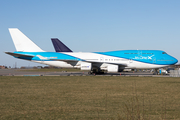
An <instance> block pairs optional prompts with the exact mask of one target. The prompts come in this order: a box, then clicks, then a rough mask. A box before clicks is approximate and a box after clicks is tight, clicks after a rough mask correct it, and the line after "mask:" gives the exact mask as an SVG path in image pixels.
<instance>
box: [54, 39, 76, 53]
mask: <svg viewBox="0 0 180 120" xmlns="http://www.w3.org/2000/svg"><path fill="white" fill-rule="evenodd" d="M51 41H52V43H53V45H54V48H55V50H56V52H73V51H72V50H71V49H69V48H68V47H67V46H66V45H65V44H63V43H62V42H61V41H60V40H59V39H58V38H51Z"/></svg>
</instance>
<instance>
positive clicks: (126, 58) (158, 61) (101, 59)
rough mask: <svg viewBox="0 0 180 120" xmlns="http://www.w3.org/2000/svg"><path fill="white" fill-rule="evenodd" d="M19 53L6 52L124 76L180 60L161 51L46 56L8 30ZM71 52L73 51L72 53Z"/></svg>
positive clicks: (34, 59)
mask: <svg viewBox="0 0 180 120" xmlns="http://www.w3.org/2000/svg"><path fill="white" fill-rule="evenodd" d="M9 32H10V34H11V37H12V40H13V42H14V45H15V48H16V51H15V52H5V53H6V54H9V55H12V56H14V57H15V58H19V59H23V60H29V61H32V62H36V63H41V64H46V65H51V66H56V67H62V68H80V69H81V70H88V71H90V72H89V73H93V72H94V73H97V72H102V71H107V72H121V71H123V69H126V68H129V69H153V68H154V69H157V68H162V67H166V66H169V65H173V64H176V63H177V62H178V60H177V59H176V58H174V57H172V56H170V55H168V54H167V53H166V52H164V51H161V50H118V51H110V52H69V51H68V52H46V51H44V50H42V49H41V48H39V47H38V46H37V45H36V44H35V43H34V42H32V41H31V40H30V39H29V38H28V37H26V36H25V35H24V34H23V33H22V32H21V31H20V30H19V29H17V28H9ZM70 51H71V50H70Z"/></svg>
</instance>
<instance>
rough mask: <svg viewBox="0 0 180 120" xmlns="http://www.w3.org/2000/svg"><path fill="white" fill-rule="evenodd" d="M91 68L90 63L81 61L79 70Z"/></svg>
mask: <svg viewBox="0 0 180 120" xmlns="http://www.w3.org/2000/svg"><path fill="white" fill-rule="evenodd" d="M91 68H92V63H88V62H82V63H81V70H91Z"/></svg>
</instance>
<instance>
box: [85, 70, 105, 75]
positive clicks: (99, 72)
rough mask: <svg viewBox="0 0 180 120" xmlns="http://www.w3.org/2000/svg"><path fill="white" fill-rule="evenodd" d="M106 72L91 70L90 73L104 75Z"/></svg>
mask: <svg viewBox="0 0 180 120" xmlns="http://www.w3.org/2000/svg"><path fill="white" fill-rule="evenodd" d="M104 73H105V72H104V71H97V70H91V71H89V72H88V74H89V75H97V74H104Z"/></svg>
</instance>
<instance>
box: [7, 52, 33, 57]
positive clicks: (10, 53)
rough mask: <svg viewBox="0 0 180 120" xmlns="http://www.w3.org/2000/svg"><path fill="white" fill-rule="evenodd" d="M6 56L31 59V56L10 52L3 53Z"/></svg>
mask: <svg viewBox="0 0 180 120" xmlns="http://www.w3.org/2000/svg"><path fill="white" fill-rule="evenodd" d="M5 53H6V54H9V55H12V56H14V57H31V58H33V57H34V56H33V55H25V54H18V53H12V52H5Z"/></svg>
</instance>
